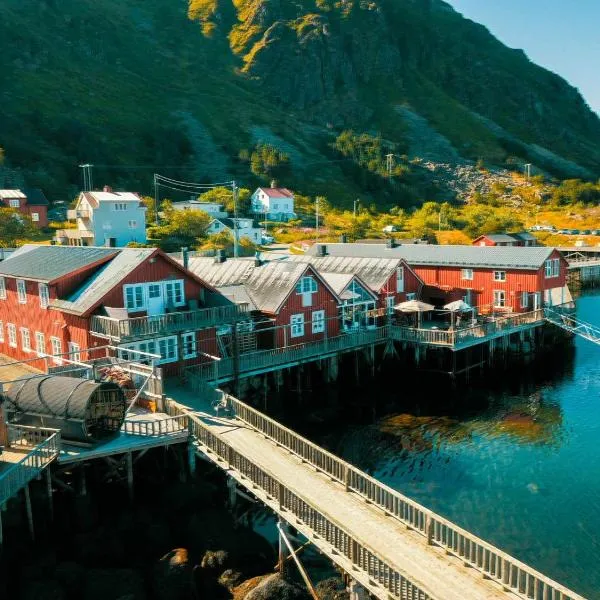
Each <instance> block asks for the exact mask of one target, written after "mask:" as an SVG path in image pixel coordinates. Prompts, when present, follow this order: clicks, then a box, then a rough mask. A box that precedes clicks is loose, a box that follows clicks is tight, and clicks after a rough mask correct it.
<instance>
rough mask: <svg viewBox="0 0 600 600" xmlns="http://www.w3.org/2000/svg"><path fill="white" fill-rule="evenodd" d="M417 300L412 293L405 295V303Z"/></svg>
mask: <svg viewBox="0 0 600 600" xmlns="http://www.w3.org/2000/svg"><path fill="white" fill-rule="evenodd" d="M416 299H417V295H416V294H415V293H414V292H413V293H410V294H406V301H407V302H408V301H409V300H416Z"/></svg>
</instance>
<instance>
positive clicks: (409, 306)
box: [394, 300, 435, 313]
mask: <svg viewBox="0 0 600 600" xmlns="http://www.w3.org/2000/svg"><path fill="white" fill-rule="evenodd" d="M394 308H395V309H396V310H399V311H400V312H405V313H422V312H431V311H432V310H433V309H434V308H435V306H433V304H427V303H426V302H421V301H420V300H408V301H407V302H400V304H396V306H394Z"/></svg>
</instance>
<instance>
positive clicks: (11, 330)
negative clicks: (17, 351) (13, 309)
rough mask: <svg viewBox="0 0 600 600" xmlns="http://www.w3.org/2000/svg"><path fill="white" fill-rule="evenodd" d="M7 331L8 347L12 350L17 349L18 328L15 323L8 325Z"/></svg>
mask: <svg viewBox="0 0 600 600" xmlns="http://www.w3.org/2000/svg"><path fill="white" fill-rule="evenodd" d="M6 331H7V333H8V345H9V346H10V347H11V348H16V347H17V326H16V325H15V324H14V323H7V324H6Z"/></svg>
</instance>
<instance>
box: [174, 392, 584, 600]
mask: <svg viewBox="0 0 600 600" xmlns="http://www.w3.org/2000/svg"><path fill="white" fill-rule="evenodd" d="M174 391H175V390H174ZM189 395H190V394H182V395H181V396H180V397H179V398H178V399H180V400H182V401H186V400H188V396H189ZM204 402H205V401H204ZM190 404H193V405H194V406H195V407H199V406H201V405H202V404H203V400H202V399H197V398H192V402H190ZM228 404H229V406H230V408H231V410H232V411H233V413H232V414H235V416H231V417H229V418H227V417H217V416H215V415H214V413H213V412H212V411H211V410H210V409H209V410H208V411H205V410H195V411H193V412H191V411H189V412H188V409H187V408H186V407H185V406H182V405H181V404H179V403H174V402H172V401H171V402H170V404H169V406H170V411H171V412H173V413H174V414H188V415H189V418H190V431H191V433H192V436H193V438H192V439H193V440H194V443H195V445H196V447H197V449H198V452H200V453H202V454H203V455H204V456H205V457H207V458H208V459H209V460H211V461H212V462H214V463H215V464H216V465H217V466H219V467H220V468H221V469H223V470H224V471H225V472H226V473H227V474H228V475H229V476H230V477H232V478H233V479H234V480H235V481H236V482H237V483H238V484H239V485H241V486H243V487H244V488H245V489H246V490H248V491H249V492H250V493H252V494H253V495H254V496H256V497H257V498H258V499H260V500H261V501H262V502H263V503H264V504H265V505H266V506H268V507H269V508H271V509H272V510H274V511H275V512H276V513H277V514H278V515H279V516H280V517H281V518H282V519H283V520H285V521H287V522H288V523H289V524H290V525H292V526H293V527H295V528H296V529H297V530H298V531H300V532H301V533H302V534H303V535H304V536H305V537H306V538H307V539H309V540H310V541H311V542H313V543H314V545H315V546H316V547H317V548H318V549H319V550H320V551H321V552H322V553H323V554H325V555H326V556H328V557H329V558H331V560H332V561H333V562H335V563H336V564H337V565H338V566H339V567H341V568H342V569H344V570H345V571H346V573H348V574H349V575H350V576H351V577H352V578H353V579H354V580H356V581H357V582H359V583H360V584H361V585H362V586H364V587H365V588H366V589H367V590H368V591H369V592H370V593H371V594H373V595H374V596H375V597H376V598H380V599H382V600H388V599H389V598H401V599H402V600H413V599H418V600H428V599H435V600H464V599H466V598H469V599H470V600H479V599H481V600H483V599H486V600H492V599H500V598H504V599H505V600H506V599H508V598H521V599H535V600H546V599H549V600H559V599H560V600H571V599H572V600H583V598H582V597H581V596H579V595H577V594H576V593H574V592H572V591H570V590H568V589H567V588H564V587H563V586H561V585H560V584H558V583H556V582H554V581H552V580H551V579H549V578H547V577H545V576H544V575H542V574H541V573H539V572H537V571H535V570H534V569H532V568H531V567H529V566H528V565H525V564H524V563H521V562H520V561H518V560H517V559H515V558H513V557H511V556H510V555H508V554H506V553H505V552H503V551H501V550H499V549H497V548H495V547H494V546H492V545H491V544H488V543H487V542H485V541H484V540H481V539H479V538H477V537H476V536H474V535H473V534H471V533H470V532H468V531H466V530H463V529H461V528H460V527H458V526H457V525H455V524H453V523H451V522H450V521H447V520H446V519H444V518H443V517H440V516H439V515H436V514H435V513H433V512H432V511H430V510H428V509H426V508H425V507H423V506H421V505H419V504H418V503H416V502H414V501H412V500H410V499H409V498H407V497H405V496H403V495H402V494H400V493H399V492H397V491H395V490H392V489H391V488H388V487H387V486H385V485H383V484H381V483H380V482H378V481H377V480H375V479H373V478H372V477H370V476H368V475H366V474H365V473H363V472H361V471H360V470H359V469H356V468H355V467H353V466H352V465H350V464H348V463H346V462H345V461H343V460H342V459H340V458H338V457H336V456H334V455H332V454H330V453H329V452H327V451H325V450H323V449H322V448H320V447H318V446H317V445H315V444H313V443H311V442H310V441H309V440H306V439H305V438H302V437H301V436H299V435H297V434H296V433H294V432H293V431H291V430H289V429H287V428H285V427H283V426H282V425H280V424H279V423H277V422H276V421H273V420H272V419H270V418H269V417H266V416H265V415H263V414H262V413H260V412H259V411H256V410H255V409H253V408H251V407H249V406H247V405H245V404H244V403H242V402H240V401H239V400H236V399H235V398H232V397H228Z"/></svg>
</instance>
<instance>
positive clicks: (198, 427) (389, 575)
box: [189, 415, 441, 600]
mask: <svg viewBox="0 0 600 600" xmlns="http://www.w3.org/2000/svg"><path fill="white" fill-rule="evenodd" d="M189 417H190V423H191V425H190V430H191V432H192V435H193V436H194V437H195V438H196V440H197V441H198V442H199V443H200V445H201V446H203V447H204V448H206V449H208V450H210V451H211V452H213V453H214V454H216V456H217V457H219V458H220V459H221V460H222V461H224V462H226V463H227V464H228V465H229V467H230V468H232V469H235V470H236V471H237V472H239V473H240V474H241V475H242V476H243V477H245V478H247V479H248V480H250V481H251V482H252V484H253V485H252V487H253V488H254V489H256V488H259V489H260V490H261V491H263V492H264V494H265V495H266V497H267V499H268V500H270V501H271V502H273V503H275V504H276V505H278V508H279V510H280V511H282V512H283V511H289V512H290V513H291V514H293V515H294V516H295V518H296V521H295V523H294V524H295V525H296V526H297V527H300V523H301V524H303V525H304V526H305V527H306V528H307V529H308V530H309V531H310V532H314V533H315V534H317V535H318V536H320V537H321V538H322V539H323V540H325V541H326V542H327V543H328V544H329V545H330V547H333V548H335V550H336V552H337V553H339V554H341V555H343V556H344V557H345V558H346V560H348V561H350V563H351V564H352V566H353V568H354V569H358V570H360V571H362V572H363V573H365V574H366V575H368V577H369V578H370V579H372V580H375V581H376V582H377V583H378V584H380V585H381V586H383V587H384V588H385V589H386V590H387V591H388V592H389V593H390V594H392V595H393V596H395V597H398V598H414V599H415V600H416V599H419V600H434V598H436V597H435V596H433V595H432V594H431V593H429V592H427V591H425V590H423V589H420V588H419V587H417V586H416V585H414V584H413V583H412V582H411V581H410V579H409V578H408V577H407V576H406V574H405V573H403V572H400V571H399V570H398V569H395V568H394V567H392V566H390V565H389V564H388V563H387V562H386V561H385V560H383V559H381V558H380V557H379V556H378V554H377V552H376V551H375V550H373V549H372V548H369V547H368V546H366V545H365V544H362V543H361V542H360V541H359V540H356V539H355V538H354V537H353V536H352V535H350V534H349V533H348V532H347V530H346V529H344V527H343V525H341V524H340V523H337V522H336V521H334V520H333V519H331V518H330V517H328V516H326V515H324V514H323V513H322V512H321V511H319V510H318V509H317V508H315V507H314V506H312V505H310V504H308V503H307V502H305V501H304V500H303V499H302V498H301V497H300V496H299V495H297V494H296V493H295V492H293V491H292V490H291V489H289V488H288V487H286V485H285V484H284V483H283V482H282V481H280V480H279V479H277V478H276V477H274V476H273V475H272V474H271V473H270V472H269V471H268V470H267V469H264V468H262V467H261V466H259V465H257V464H256V463H254V462H252V461H250V460H249V459H248V458H246V457H245V456H244V455H243V454H241V453H239V452H237V451H236V450H235V449H234V448H233V447H232V446H230V445H229V444H228V443H227V442H225V441H224V440H223V439H222V438H221V437H220V436H218V435H216V434H214V433H212V432H211V431H210V430H209V429H208V427H207V426H206V425H205V424H204V423H203V422H202V421H201V420H200V419H198V418H197V417H195V416H193V415H189ZM332 464H333V463H332ZM439 600H441V597H439Z"/></svg>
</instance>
